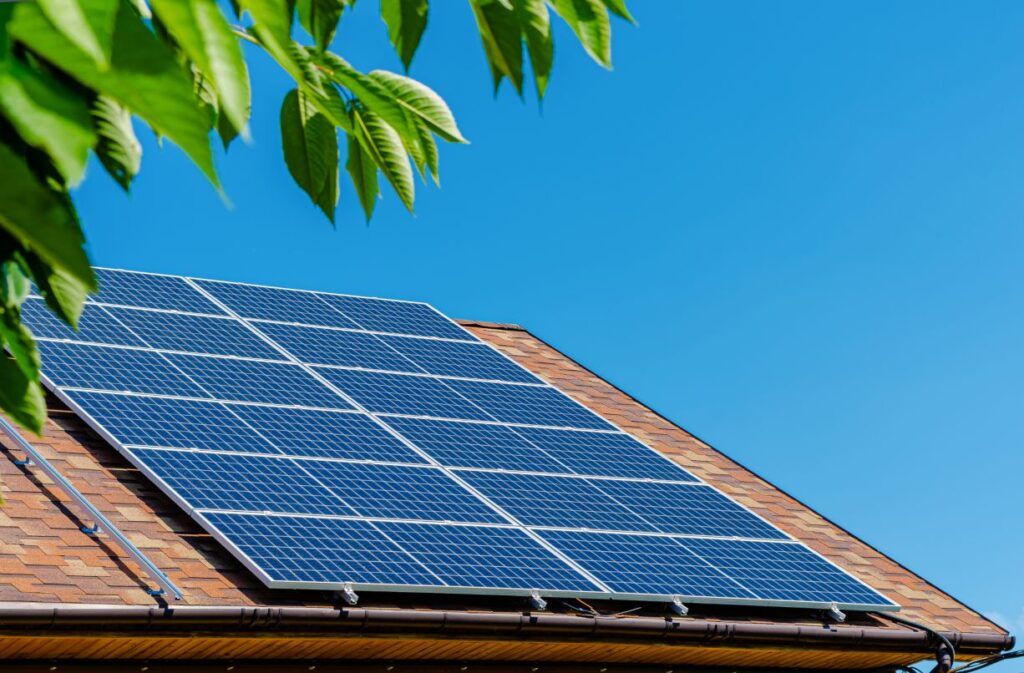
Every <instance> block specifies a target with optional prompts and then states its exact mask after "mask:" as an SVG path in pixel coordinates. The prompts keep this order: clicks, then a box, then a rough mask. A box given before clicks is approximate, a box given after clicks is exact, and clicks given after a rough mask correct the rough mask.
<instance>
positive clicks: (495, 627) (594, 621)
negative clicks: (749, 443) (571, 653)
mask: <svg viewBox="0 0 1024 673" xmlns="http://www.w3.org/2000/svg"><path fill="white" fill-rule="evenodd" d="M90 627H95V630H94V629H91V628H90ZM115 630H116V631H117V632H118V633H119V635H124V636H129V637H130V635H131V634H132V633H133V632H135V631H139V632H142V633H145V635H146V636H153V635H157V634H159V635H174V634H185V633H194V632H196V631H201V632H202V633H203V634H210V635H214V634H216V635H229V634H230V635H244V634H246V633H249V634H252V636H253V637H261V638H264V637H267V636H268V633H269V632H273V633H275V634H279V635H280V636H282V637H287V636H289V635H295V636H304V637H308V636H310V635H311V634H313V633H322V634H324V635H337V634H340V633H350V632H355V633H357V634H360V635H380V634H387V633H395V632H401V633H404V634H406V635H410V634H411V633H414V632H415V633H420V634H424V635H435V634H436V635H438V636H440V637H442V638H451V637H460V636H461V637H465V636H474V635H475V636H495V637H509V638H516V639H520V640H521V639H524V638H525V639H529V638H538V639H545V638H553V639H556V640H565V639H567V638H592V639H595V640H596V639H600V640H601V641H608V640H618V641H626V642H636V641H641V642H643V641H648V642H649V641H658V642H667V643H671V644H685V643H699V644H702V645H726V644H727V645H730V646H734V647H735V646H740V647H742V646H746V647H762V648H763V647H779V646H790V647H800V648H813V649H843V650H853V649H857V650H889V651H899V652H908V653H917V652H920V653H922V654H927V653H931V652H932V651H933V650H934V649H935V647H936V645H937V641H936V640H935V639H934V636H932V635H931V634H930V633H928V632H926V631H921V630H917V629H912V628H903V627H882V626H852V625H851V626H846V625H843V626H833V625H821V624H811V625H807V624H803V625H798V624H778V623H774V624H773V623H752V622H739V621H709V620H703V619H685V618H684V619H679V618H666V617H625V618H623V617H612V616H590V615H558V614H543V613H542V614H537V613H521V612H468V611H456V610H417V609H404V608H342V609H337V608H316V607H298V606H286V607H276V608H270V607H231V606H191V605H186V606H177V607H173V608H171V607H168V608H164V607H142V606H92V605H59V606H43V605H37V606H32V607H10V606H4V607H0V637H3V636H4V635H18V636H21V637H24V636H31V635H39V636H40V637H45V638H53V637H56V636H59V635H60V634H62V633H66V634H67V635H70V636H75V637H81V636H85V635H88V634H89V633H95V632H103V633H108V634H109V633H110V632H111V631H115ZM943 635H944V636H945V637H946V638H948V639H949V640H950V641H951V642H952V643H953V646H954V647H955V648H956V649H957V651H958V652H960V653H963V654H975V655H979V654H992V653H995V652H999V651H1002V650H1008V649H1010V648H1012V647H1013V645H1014V638H1013V636H1010V635H999V634H994V633H960V632H944V633H943Z"/></svg>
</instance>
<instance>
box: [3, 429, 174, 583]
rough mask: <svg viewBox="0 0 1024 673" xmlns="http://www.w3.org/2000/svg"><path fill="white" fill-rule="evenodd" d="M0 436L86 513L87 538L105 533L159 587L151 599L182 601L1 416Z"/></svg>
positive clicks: (153, 566)
mask: <svg viewBox="0 0 1024 673" xmlns="http://www.w3.org/2000/svg"><path fill="white" fill-rule="evenodd" d="M0 432H3V433H4V434H5V435H7V436H8V437H10V438H11V439H12V440H13V441H14V443H15V444H17V445H18V448H20V449H21V450H22V451H24V452H25V455H26V459H25V460H22V461H16V462H18V463H19V464H20V465H25V466H28V465H32V466H36V467H38V468H39V469H40V470H42V471H43V472H45V473H46V476H48V477H49V478H50V479H52V480H53V482H54V483H55V484H56V485H57V487H58V488H60V489H61V490H62V491H64V493H65V494H67V496H68V497H70V498H71V499H72V500H74V501H75V502H77V503H78V504H79V505H81V506H82V508H83V509H85V510H86V511H87V512H88V513H89V517H90V518H91V519H92V526H88V527H83V528H82V531H83V532H84V533H86V534H87V535H92V536H96V535H98V534H99V533H101V532H105V533H106V534H107V535H109V536H110V537H112V538H113V539H114V541H116V542H117V544H118V546H120V547H121V549H122V550H123V551H124V552H125V553H126V554H128V555H129V556H131V557H132V558H133V559H135V561H136V563H138V564H139V565H140V566H142V567H143V568H144V569H145V570H146V573H147V574H148V575H149V576H150V578H152V579H153V581H154V582H156V583H157V585H158V586H159V587H160V588H159V589H150V590H149V593H150V594H151V595H153V596H164V595H170V596H174V598H175V600H179V601H180V600H181V599H182V597H183V596H184V594H183V593H182V591H181V589H179V588H178V586H177V585H176V584H175V583H174V582H172V581H171V578H169V577H168V576H167V575H165V574H164V572H163V571H162V570H160V568H158V567H157V566H156V564H154V563H153V562H152V561H150V560H149V557H147V556H146V555H145V554H143V553H142V551H141V550H140V549H139V548H138V547H136V546H135V545H134V544H133V543H132V541H131V540H129V539H128V538H127V537H125V534H124V533H122V532H121V531H120V529H118V527H117V526H115V525H114V524H113V523H112V522H111V521H110V519H108V518H107V517H106V515H104V514H103V512H101V511H99V510H98V509H96V506H95V505H93V504H92V503H91V502H89V499H88V498H86V497H85V496H84V495H82V493H81V492H80V491H79V490H78V489H77V488H75V487H74V485H73V484H72V483H71V482H70V481H68V480H67V479H66V478H65V477H64V475H63V474H61V473H60V471H58V470H57V468H55V467H54V466H53V465H52V464H51V463H50V461H48V460H46V458H44V457H43V455H42V454H41V453H39V451H38V450H36V447H34V446H32V445H31V444H30V443H29V442H28V440H26V439H25V438H24V437H22V436H21V433H20V432H18V429H17V428H15V427H14V426H13V425H11V423H10V421H8V420H7V419H6V418H4V417H3V416H0Z"/></svg>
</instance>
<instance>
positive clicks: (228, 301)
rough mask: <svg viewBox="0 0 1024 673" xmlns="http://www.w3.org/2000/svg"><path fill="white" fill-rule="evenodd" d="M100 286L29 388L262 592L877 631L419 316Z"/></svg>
mask: <svg viewBox="0 0 1024 673" xmlns="http://www.w3.org/2000/svg"><path fill="white" fill-rule="evenodd" d="M99 278H100V283H101V292H100V293H99V294H98V295H96V296H94V297H93V298H91V299H90V301H89V303H88V304H87V306H86V309H85V312H84V314H83V317H82V321H81V328H80V330H79V331H78V332H74V331H72V330H70V329H68V328H67V327H65V326H64V325H62V324H61V323H60V322H58V321H57V320H55V319H53V318H52V317H51V316H50V315H49V314H48V312H47V311H46V309H45V306H44V305H43V303H42V300H41V299H39V298H37V297H33V298H30V299H29V300H28V301H27V302H26V304H25V308H24V312H23V317H24V321H25V323H26V324H27V325H29V327H30V328H31V329H32V330H33V332H34V333H35V334H36V336H37V338H38V339H39V342H40V350H41V353H42V359H43V368H44V373H45V378H46V380H47V385H48V386H50V388H51V389H52V390H54V391H55V392H56V393H57V394H58V395H59V396H60V397H61V398H62V399H64V400H65V401H66V402H67V403H68V404H69V405H71V407H72V408H73V409H75V410H76V411H77V412H78V413H80V414H81V415H82V416H83V418H85V419H86V420H87V421H88V422H89V423H90V424H91V425H92V426H93V427H94V428H95V429H96V430H97V431H99V432H100V433H101V434H103V435H104V436H105V437H107V439H108V440H110V441H111V442H112V443H113V444H114V445H115V446H116V447H118V449H119V450H120V451H121V452H122V453H123V454H124V455H125V456H126V457H127V458H128V459H130V460H131V461H132V462H133V463H134V464H135V465H136V466H137V467H139V468H140V469H141V470H143V471H144V472H145V473H146V474H147V475H148V476H149V477H150V478H151V479H153V481H154V482H155V483H156V484H157V485H158V486H159V487H160V488H161V489H162V490H164V492H166V493H167V494H168V495H170V496H171V497H172V498H173V499H174V500H175V501H177V502H178V503H179V504H180V505H181V506H182V507H183V508H185V509H186V511H188V512H189V513H190V514H191V515H192V516H193V517H194V518H195V519H196V520H197V521H198V522H199V523H200V524H201V525H202V526H203V527H205V528H206V529H207V530H208V531H209V532H210V533H211V534H213V535H214V536H216V537H217V538H218V539H219V540H220V541H221V542H222V543H223V544H224V545H225V546H226V547H227V548H228V549H229V550H230V551H231V552H232V553H233V554H235V555H236V556H237V557H238V558H239V559H240V560H241V561H242V562H243V563H244V564H245V565H246V566H247V567H248V568H249V569H250V570H252V571H253V572H254V573H255V574H256V575H257V576H258V577H260V578H261V580H262V581H263V582H265V583H266V584H267V585H268V586H271V587H282V588H310V589H332V588H335V589H340V588H343V587H345V586H352V587H353V588H356V589H364V590H373V589H379V590H398V591H447V592H453V591H461V592H479V593H496V594H529V593H530V592H531V591H539V592H540V593H541V594H542V595H546V596H580V597H611V598H632V599H656V600H671V599H672V598H674V597H679V598H680V599H681V600H684V601H692V602H701V601H704V602H733V603H771V604H775V605H793V606H819V605H828V604H831V603H837V604H839V605H840V606H844V607H846V608H852V609H857V608H861V609H868V608H870V609H892V608H895V605H894V604H893V603H892V602H891V601H889V600H888V599H887V598H885V597H884V596H882V595H881V594H879V593H878V592H877V591H875V590H873V589H872V588H870V587H868V586H867V585H865V584H863V583H862V582H860V581H859V580H857V579H855V578H853V577H852V576H851V575H849V574H847V573H846V572H844V571H843V570H841V569H839V568H838V567H836V566H834V565H832V564H831V563H829V562H828V561H826V560H825V559H823V558H822V557H821V556H819V555H817V554H816V553H814V552H812V551H811V550H810V549H808V548H807V547H806V546H804V545H803V544H801V543H799V542H798V541H796V540H794V539H792V538H790V537H789V536H788V535H786V534H785V533H783V532H782V531H780V530H779V529H777V528H775V527H774V526H772V525H771V524H769V523H768V522H766V521H765V520H763V519H762V518H760V517H758V516H756V515H755V514H754V513H752V512H751V511H750V510H748V509H746V508H744V507H742V506H740V505H739V504H737V503H736V502H735V501H733V500H731V499H730V498H728V497H726V496H724V495H723V494H722V493H720V492H719V491H717V490H716V489H714V488H712V487H711V486H709V485H708V484H706V483H704V482H702V481H701V480H699V479H698V478H697V477H695V476H694V475H692V474H690V473H689V472H687V471H685V470H684V469H682V468H681V467H679V466H678V465H676V464H675V463H673V462H672V461H670V460H668V459H667V458H665V457H663V456H662V455H661V454H659V453H658V452H656V451H654V450H652V449H650V448H648V447H647V446H645V445H644V444H642V443H641V442H639V441H637V440H636V439H634V438H633V437H631V436H630V435H628V434H626V433H624V432H621V431H620V430H618V429H617V428H616V427H614V426H613V425H612V424H611V423H609V422H608V421H607V420H605V419H603V418H601V417H600V416H598V415H596V414H595V413H593V412H592V411H590V410H589V409H587V408H585V407H583V406H582V405H580V404H578V403H576V402H575V401H573V400H572V399H570V398H569V397H568V396H567V395H565V394H563V393H562V392H561V391H559V390H558V389H556V388H554V387H553V386H551V385H548V384H546V383H544V382H543V381H541V380H540V379H538V378H537V377H536V376H534V375H533V374H532V373H530V372H528V371H527V370H526V369H524V368H523V367H521V366H519V365H518V364H516V363H515V362H514V361H512V360H511V359H509V358H507V357H505V356H504V355H503V354H501V353H500V352H498V351H497V350H495V349H494V348H492V347H491V346H489V345H488V344H485V343H484V342H482V341H480V340H479V339H477V338H476V337H475V336H474V335H472V334H471V333H470V332H468V331H467V330H465V329H463V328H462V327H460V326H459V325H458V324H457V323H455V322H453V321H452V320H450V319H448V318H446V317H445V316H443V315H442V314H440V313H439V312H437V311H436V310H435V309H433V308H432V307H430V306H428V305H426V304H422V303H415V302H405V301H395V300H386V299H372V298H365V297H353V296H342V295H334V294H327V293H322V292H308V291H299V290H287V289H278V288H269V287H262V286H254V285H244V284H238V283H228V282H221V281H210V280H198V279H191V278H184V277H177V276H164V275H155V274H145V273H138V272H130V271H118V270H110V269H101V270H99Z"/></svg>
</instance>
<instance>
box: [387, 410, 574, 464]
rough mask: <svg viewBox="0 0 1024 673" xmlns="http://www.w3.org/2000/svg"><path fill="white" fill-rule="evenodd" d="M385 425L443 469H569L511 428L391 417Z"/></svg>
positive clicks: (486, 424) (487, 424)
mask: <svg viewBox="0 0 1024 673" xmlns="http://www.w3.org/2000/svg"><path fill="white" fill-rule="evenodd" d="M385 422H386V423H387V424H388V425H390V426H391V427H392V428H394V429H395V430H397V431H398V432H400V433H401V434H402V435H403V436H404V437H406V438H407V439H409V441H411V442H412V443H413V444H415V445H416V446H418V447H420V448H421V449H423V450H425V451H426V452H427V453H429V454H430V456H431V457H432V458H434V460H436V461H438V462H439V463H441V464H442V465H447V466H453V467H482V468H492V469H505V470H523V471H528V472H529V471H532V472H565V471H566V468H565V466H564V465H562V464H561V463H559V462H557V461H556V460H554V459H553V458H551V457H550V456H548V455H547V454H546V453H544V452H543V451H541V450H540V449H538V448H536V447H535V446H533V445H532V444H530V443H529V442H528V441H526V439H524V438H523V437H522V436H521V435H519V434H517V433H516V432H515V431H514V430H513V429H512V428H510V427H508V426H505V425H493V424H490V423H460V422H458V421H432V420H427V419H423V418H403V417H400V416H390V417H388V418H386V419H385Z"/></svg>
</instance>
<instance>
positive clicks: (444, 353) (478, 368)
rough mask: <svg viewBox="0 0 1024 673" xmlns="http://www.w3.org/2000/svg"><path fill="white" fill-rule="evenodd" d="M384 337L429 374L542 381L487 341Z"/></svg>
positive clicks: (522, 381) (383, 337) (531, 381)
mask: <svg viewBox="0 0 1024 673" xmlns="http://www.w3.org/2000/svg"><path fill="white" fill-rule="evenodd" d="M381 339H382V340H383V341H385V342H386V343H387V344H388V345H389V346H391V347H392V348H394V349H395V350H396V351H398V352H399V353H401V354H402V355H404V356H406V357H407V358H409V360H411V361H412V362H415V363H416V364H417V365H419V367H420V368H422V370H423V371H425V372H427V373H428V374H437V375H439V376H464V377H467V378H471V379H493V380H496V381H518V382H521V383H540V380H539V379H538V378H537V377H536V376H534V375H533V374H531V373H530V372H528V371H526V370H525V369H523V368H522V367H520V366H519V365H517V364H516V363H514V362H512V361H511V360H509V359H508V358H506V357H504V356H503V355H501V354H499V353H498V352H497V351H495V350H494V349H493V348H491V347H490V346H488V345H486V344H482V343H467V342H464V341H440V340H437V339H417V338H414V337H400V336H382V337H381Z"/></svg>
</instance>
